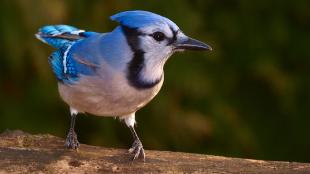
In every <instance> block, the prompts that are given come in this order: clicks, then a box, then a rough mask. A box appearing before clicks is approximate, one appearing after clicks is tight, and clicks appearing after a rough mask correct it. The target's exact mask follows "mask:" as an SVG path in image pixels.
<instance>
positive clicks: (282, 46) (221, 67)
mask: <svg viewBox="0 0 310 174" xmlns="http://www.w3.org/2000/svg"><path fill="white" fill-rule="evenodd" d="M135 9H141V10H148V11H153V12H156V13H159V14H161V15H163V16H166V17H168V18H170V19H171V20H173V21H175V22H176V23H177V24H178V25H179V27H180V28H181V29H182V30H183V31H184V32H185V33H186V34H188V35H190V36H192V37H194V38H197V39H199V40H202V41H204V42H206V43H208V44H209V45H211V46H212V47H213V49H214V51H212V52H203V53H202V52H184V53H178V54H176V55H174V56H172V57H171V59H170V60H169V61H168V63H167V65H166V66H165V83H164V86H163V88H162V90H161V92H160V93H159V95H158V96H157V97H156V98H155V99H154V100H153V101H152V102H151V103H150V104H148V105H147V106H146V107H145V108H143V109H141V110H140V111H139V112H138V113H137V121H138V125H137V131H138V134H139V135H140V138H141V139H142V142H143V143H144V146H145V148H146V149H158V150H171V151H185V152H195V153H206V154H215V155H225V156H234V157H243V158H256V159H268V160H289V161H304V162H310V157H309V155H310V138H309V135H308V134H309V132H310V126H309V124H310V79H309V74H310V56H309V55H310V54H309V50H308V49H309V42H310V20H309V19H310V3H309V1H307V0H296V1H278V0H273V1H267V0H260V1H259V0H257V1H247V0H225V1H217V0H170V1H164V0H161V1H159V0H156V1H154V0H153V1H152V0H145V1H134V0H131V1H129V0H88V1H86V0H85V1H82V0H80V1H77V0H67V1H63V0H53V1H47V0H27V1H25V0H2V1H0V53H1V54H0V55H1V56H0V91H1V92H0V107H1V108H0V131H4V130H5V129H22V130H25V131H28V132H31V133H50V134H54V135H57V136H61V137H65V136H66V133H67V130H68V127H69V119H70V117H69V110H68V107H67V106H66V104H65V103H64V102H62V100H61V99H60V98H59V95H58V92H57V84H56V79H55V78H54V76H53V74H52V71H51V69H50V67H49V65H48V62H47V57H48V56H49V54H50V53H51V52H52V51H53V48H51V47H49V46H47V45H44V44H42V43H41V42H39V41H38V40H36V39H35V37H34V34H35V33H36V32H37V30H38V28H39V27H41V26H43V25H47V24H69V25H73V26H76V27H78V28H82V29H86V30H93V31H100V32H107V31H110V30H112V29H113V28H114V27H115V26H116V25H117V24H116V23H115V22H112V21H110V20H109V16H111V15H113V14H115V13H117V12H119V11H125V10H135ZM76 127H77V132H78V135H79V139H80V141H81V142H82V143H87V144H92V145H103V146H107V147H122V148H127V147H129V146H130V144H131V141H132V140H131V136H130V131H129V130H128V129H127V128H126V126H125V125H124V124H120V123H119V121H117V120H114V119H111V118H103V117H94V116H89V115H88V114H86V115H82V114H81V115H80V116H79V117H78V119H77V125H76Z"/></svg>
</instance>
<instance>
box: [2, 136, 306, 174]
mask: <svg viewBox="0 0 310 174" xmlns="http://www.w3.org/2000/svg"><path fill="white" fill-rule="evenodd" d="M0 173H221V174H228V173H247V174H260V173H261V174H275V173H277V174H280V173H281V174H292V173H293V174H294V173H310V164H307V163H297V162H280V161H263V160H252V159H240V158H229V157H221V156H212V155H202V154H191V153H181V152H168V151H155V150H146V161H145V162H143V161H142V160H136V161H131V156H130V155H129V154H128V152H127V150H125V149H114V148H105V147H96V146H90V145H84V144H82V145H81V146H80V148H79V150H78V151H75V150H68V149H66V148H64V140H63V139H61V138H59V137H55V136H53V135H48V134H44V135H31V134H29V133H25V132H23V131H19V130H15V131H5V132H3V133H2V134H1V135H0Z"/></svg>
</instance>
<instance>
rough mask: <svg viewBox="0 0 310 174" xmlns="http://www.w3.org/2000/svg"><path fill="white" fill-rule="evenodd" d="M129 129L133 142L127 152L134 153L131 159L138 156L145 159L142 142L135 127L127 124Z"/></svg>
mask: <svg viewBox="0 0 310 174" xmlns="http://www.w3.org/2000/svg"><path fill="white" fill-rule="evenodd" d="M129 129H130V131H131V134H132V137H133V139H134V141H133V144H132V146H131V148H130V149H129V153H132V154H134V156H133V160H135V159H137V158H138V157H141V158H143V161H145V153H144V149H143V146H142V143H141V141H140V139H139V137H138V135H137V133H136V131H135V128H134V127H133V126H129Z"/></svg>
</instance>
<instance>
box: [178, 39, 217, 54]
mask: <svg viewBox="0 0 310 174" xmlns="http://www.w3.org/2000/svg"><path fill="white" fill-rule="evenodd" d="M175 48H176V50H197V51H204V50H210V51H212V48H211V46H209V45H207V44H205V43H203V42H200V41H198V40H196V39H192V38H190V37H188V38H186V39H184V40H182V41H179V42H178V41H177V43H176V44H175Z"/></svg>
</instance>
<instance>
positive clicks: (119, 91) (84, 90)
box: [58, 73, 164, 116]
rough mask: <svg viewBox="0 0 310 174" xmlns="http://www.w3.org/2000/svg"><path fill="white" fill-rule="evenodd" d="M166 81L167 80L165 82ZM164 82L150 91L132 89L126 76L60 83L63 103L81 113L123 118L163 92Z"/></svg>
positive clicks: (116, 75) (119, 75) (90, 77)
mask: <svg viewBox="0 0 310 174" xmlns="http://www.w3.org/2000/svg"><path fill="white" fill-rule="evenodd" d="M163 79H164V78H163ZM163 79H162V80H161V82H160V83H158V84H157V85H156V86H154V87H153V88H150V89H143V90H138V89H136V88H134V87H132V86H130V85H128V82H127V79H126V77H125V75H124V74H123V73H118V74H114V75H113V76H105V77H99V76H83V77H82V78H80V80H79V82H78V84H75V85H65V84H62V83H59V85H58V87H59V93H60V96H61V97H62V99H63V100H64V101H65V102H66V103H67V104H69V105H70V107H73V108H75V109H77V110H78V111H79V112H87V113H91V114H94V115H98V116H122V115H126V114H129V113H132V112H135V111H137V110H138V109H140V108H141V107H143V106H145V105H146V104H147V103H148V102H149V101H150V100H152V99H153V98H154V97H155V96H156V94H157V93H158V92H159V90H160V88H161V86H162V84H163Z"/></svg>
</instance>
